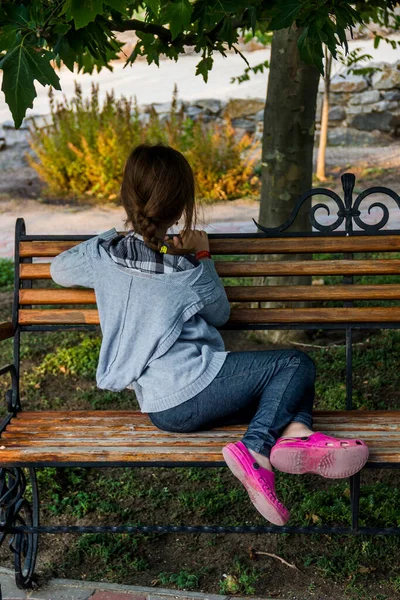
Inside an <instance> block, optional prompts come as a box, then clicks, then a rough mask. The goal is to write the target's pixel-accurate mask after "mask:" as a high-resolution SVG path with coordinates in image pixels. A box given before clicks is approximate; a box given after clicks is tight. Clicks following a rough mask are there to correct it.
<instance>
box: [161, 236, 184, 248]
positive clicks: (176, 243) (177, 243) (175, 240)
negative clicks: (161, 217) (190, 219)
mask: <svg viewBox="0 0 400 600" xmlns="http://www.w3.org/2000/svg"><path fill="white" fill-rule="evenodd" d="M164 240H165V241H166V242H172V243H173V245H174V246H175V248H183V244H182V240H181V237H180V236H178V235H174V236H173V238H172V239H170V238H169V235H166V236H165V238H164Z"/></svg>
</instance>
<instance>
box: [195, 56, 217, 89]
mask: <svg viewBox="0 0 400 600" xmlns="http://www.w3.org/2000/svg"><path fill="white" fill-rule="evenodd" d="M213 62H214V61H213V59H212V58H211V56H207V57H203V58H202V59H201V61H200V62H199V63H197V65H196V75H202V76H203V79H204V81H205V82H206V83H207V81H208V72H209V71H211V69H212V67H213Z"/></svg>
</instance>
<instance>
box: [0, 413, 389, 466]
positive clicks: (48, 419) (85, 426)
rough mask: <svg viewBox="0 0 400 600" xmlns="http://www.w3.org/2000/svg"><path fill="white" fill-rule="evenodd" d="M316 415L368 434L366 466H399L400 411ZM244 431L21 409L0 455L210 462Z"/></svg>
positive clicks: (30, 461) (334, 429) (345, 433)
mask: <svg viewBox="0 0 400 600" xmlns="http://www.w3.org/2000/svg"><path fill="white" fill-rule="evenodd" d="M314 418H315V422H314V428H315V429H316V430H319V431H322V432H324V433H326V434H329V435H337V436H338V437H344V438H345V437H352V438H357V437H360V438H362V439H363V440H365V441H366V442H367V444H368V445H369V448H370V458H369V465H370V466H378V465H382V466H384V465H388V466H389V465H390V466H400V411H360V412H358V411H357V412H356V411H337V412H332V411H329V412H324V411H316V412H315V413H314ZM244 431H245V426H230V427H224V428H220V429H213V430H212V431H203V432H197V433H190V434H180V433H166V432H163V431H160V430H159V429H157V428H156V427H155V426H154V425H152V423H151V421H150V420H149V418H148V416H147V415H145V414H143V413H141V412H139V411H72V412H71V411H44V412H39V411H36V412H20V413H18V414H17V415H16V416H15V417H13V418H12V419H11V420H10V422H9V423H8V425H7V427H6V429H5V431H4V432H3V433H2V434H1V440H0V461H1V465H2V466H9V467H12V466H23V465H26V466H50V465H51V466H103V467H104V466H108V465H118V464H120V465H122V464H123V465H124V466H129V465H130V466H139V465H141V464H150V463H153V464H161V465H162V464H165V465H166V466H167V465H168V463H169V464H170V465H171V466H173V465H172V463H184V464H185V465H188V464H190V463H201V464H202V465H207V464H208V465H214V466H215V465H216V464H223V461H222V455H221V449H222V447H223V446H224V445H225V444H226V443H228V442H233V441H236V440H238V439H240V437H241V436H242V435H243V433H244ZM396 463H397V465H396ZM175 466H177V465H176V464H175Z"/></svg>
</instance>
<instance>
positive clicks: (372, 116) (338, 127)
mask: <svg viewBox="0 0 400 600" xmlns="http://www.w3.org/2000/svg"><path fill="white" fill-rule="evenodd" d="M368 66H371V67H374V68H375V69H376V70H375V72H374V73H371V74H368V75H365V76H361V75H349V74H344V75H335V76H334V77H333V78H332V82H331V94H330V110H329V135H328V139H329V143H330V144H350V145H352V144H386V143H388V142H391V141H393V140H395V139H396V138H398V137H400V61H399V62H397V63H396V64H394V65H392V64H389V63H373V64H370V65H368ZM322 101H323V84H322V82H321V85H320V92H319V95H318V109H317V132H318V128H319V122H320V119H321V108H322Z"/></svg>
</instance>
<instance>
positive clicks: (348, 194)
mask: <svg viewBox="0 0 400 600" xmlns="http://www.w3.org/2000/svg"><path fill="white" fill-rule="evenodd" d="M341 179H342V187H343V192H344V198H343V200H342V198H341V197H340V196H339V195H338V194H336V192H333V191H332V190H328V189H327V188H315V189H313V190H310V191H309V192H306V193H305V194H304V195H303V196H301V198H299V199H298V200H297V202H296V204H295V206H294V208H293V210H292V213H291V215H290V217H289V218H288V219H287V221H285V222H284V223H283V224H282V225H280V226H278V227H270V228H268V227H264V226H263V225H260V224H259V223H257V222H256V221H255V220H254V219H253V221H254V223H255V224H256V226H257V228H258V229H260V230H261V231H263V232H264V233H266V234H269V235H276V234H278V233H282V232H284V231H286V230H287V229H288V228H289V227H291V226H292V225H293V223H294V222H295V220H296V218H297V216H298V214H299V211H300V209H301V207H302V206H303V204H304V203H305V202H306V201H307V200H309V199H310V198H312V197H313V196H328V198H331V199H332V200H333V201H334V203H335V204H336V206H337V213H336V215H337V218H336V220H335V221H334V222H333V223H331V224H330V225H324V224H323V223H321V222H320V221H319V220H318V218H317V215H316V213H317V211H318V210H320V209H323V210H324V211H325V212H326V213H327V214H328V216H329V215H330V214H331V209H330V208H329V206H328V205H327V204H324V203H322V202H320V203H318V204H316V205H315V206H312V207H311V209H310V222H311V225H312V227H313V228H314V229H315V230H317V231H320V232H321V233H323V234H328V233H332V232H334V231H336V230H337V229H338V228H339V227H340V226H341V225H342V224H343V222H345V227H344V233H345V234H346V235H351V234H352V233H353V223H355V224H356V225H357V226H358V227H359V228H360V229H361V230H362V231H366V232H368V233H374V232H377V231H379V230H381V229H383V227H385V226H386V225H387V223H388V222H389V217H390V213H389V209H388V207H387V206H386V205H385V204H383V202H374V203H372V204H371V205H370V206H369V207H368V214H371V210H372V209H373V208H379V209H380V210H381V211H382V217H381V219H380V221H379V222H378V223H375V224H369V223H365V222H364V221H363V220H362V219H361V211H360V205H361V203H362V201H363V200H365V198H367V197H368V196H370V195H372V194H384V195H386V196H389V197H390V198H392V200H394V202H395V203H396V205H397V207H398V208H399V209H400V196H399V195H398V194H396V192H394V191H393V190H391V189H390V188H387V187H382V186H378V187H371V188H368V189H367V190H365V191H364V192H361V194H359V195H358V196H357V198H356V199H355V200H354V202H353V191H354V186H355V182H356V178H355V176H354V175H353V174H352V173H345V174H344V175H342V178H341Z"/></svg>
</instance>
